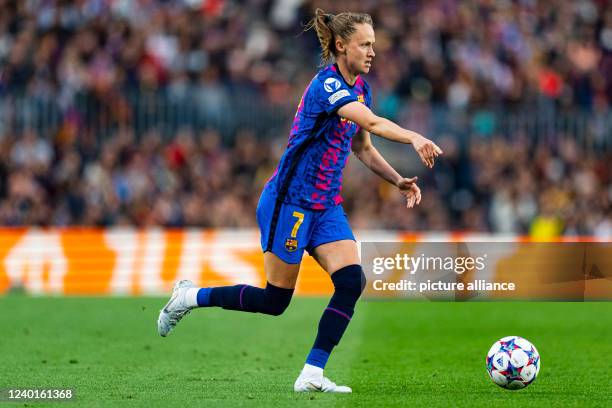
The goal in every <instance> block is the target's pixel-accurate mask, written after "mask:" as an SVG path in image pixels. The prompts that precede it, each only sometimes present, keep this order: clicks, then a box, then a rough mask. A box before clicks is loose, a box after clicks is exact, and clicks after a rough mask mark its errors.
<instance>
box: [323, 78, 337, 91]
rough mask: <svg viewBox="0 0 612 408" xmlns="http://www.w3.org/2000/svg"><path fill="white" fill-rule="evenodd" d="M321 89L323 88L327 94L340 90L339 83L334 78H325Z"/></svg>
mask: <svg viewBox="0 0 612 408" xmlns="http://www.w3.org/2000/svg"><path fill="white" fill-rule="evenodd" d="M323 88H325V90H326V91H327V92H334V91H337V90H338V88H340V81H338V80H337V79H336V78H327V79H326V80H325V82H324V83H323Z"/></svg>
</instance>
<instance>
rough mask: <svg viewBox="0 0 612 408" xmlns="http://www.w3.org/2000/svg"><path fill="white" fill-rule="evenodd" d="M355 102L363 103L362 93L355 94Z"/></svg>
mask: <svg viewBox="0 0 612 408" xmlns="http://www.w3.org/2000/svg"><path fill="white" fill-rule="evenodd" d="M357 102H361V103H365V98H364V97H363V95H357Z"/></svg>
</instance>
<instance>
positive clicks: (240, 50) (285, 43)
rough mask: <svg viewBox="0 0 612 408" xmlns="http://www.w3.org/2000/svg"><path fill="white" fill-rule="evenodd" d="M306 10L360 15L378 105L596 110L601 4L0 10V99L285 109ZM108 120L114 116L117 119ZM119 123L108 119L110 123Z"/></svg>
mask: <svg viewBox="0 0 612 408" xmlns="http://www.w3.org/2000/svg"><path fill="white" fill-rule="evenodd" d="M316 7H322V8H323V9H324V10H326V11H328V12H331V13H338V12H341V11H346V10H354V11H362V12H368V13H370V14H371V15H372V17H373V19H374V22H375V29H376V53H377V57H376V59H375V62H374V66H373V70H372V71H373V72H372V74H371V75H370V76H369V78H368V79H369V81H370V82H371V84H372V85H373V86H374V89H375V90H376V95H377V99H378V106H380V108H381V109H383V110H384V111H385V112H387V113H388V114H390V115H393V114H394V113H397V112H396V111H397V110H398V109H399V108H400V107H401V105H402V103H401V101H402V100H403V98H411V99H414V100H418V101H425V102H432V103H444V104H448V105H449V106H451V107H454V108H470V107H478V106H483V105H487V106H491V105H499V106H502V107H504V108H507V109H509V108H518V107H522V108H525V107H527V106H540V105H545V106H546V105H551V104H552V105H554V106H558V107H560V108H565V109H572V108H581V109H587V110H593V109H595V110H608V109H609V104H610V102H611V101H610V95H612V74H611V72H612V8H611V7H610V6H609V2H608V1H607V0H578V1H567V0H547V1H542V0H541V1H538V0H515V1H512V0H431V1H416V0H415V1H399V0H383V1H379V0H376V1H375V0H363V1H358V2H357V1H348V0H339V1H336V0H334V1H332V0H321V1H304V0H245V1H228V0H0V67H2V69H1V76H0V92H27V93H30V94H37V95H42V96H44V95H52V97H53V98H59V99H60V100H61V101H62V103H63V104H64V106H66V107H69V106H70V105H71V103H74V98H75V96H76V95H78V94H79V93H92V94H94V95H97V96H98V97H99V98H101V99H103V100H104V99H108V98H110V99H112V100H113V101H114V103H118V102H119V101H118V99H120V96H121V93H122V92H124V91H126V90H128V89H138V90H160V89H163V90H165V91H168V92H170V93H178V94H180V93H182V92H185V90H187V89H201V90H203V91H205V92H204V93H205V95H206V96H205V97H204V98H203V99H204V101H203V103H209V104H211V105H214V103H215V102H217V103H218V102H222V100H223V98H224V97H226V96H227V94H230V93H232V92H239V93H240V92H253V93H255V94H257V95H262V96H264V97H265V98H266V100H267V102H268V103H272V104H279V105H286V104H289V105H291V106H293V105H295V100H296V97H297V98H299V95H300V93H301V91H302V90H303V85H304V83H306V82H307V81H308V80H309V79H310V78H311V77H312V75H313V71H314V69H315V67H316V65H317V63H318V53H319V48H318V47H319V45H318V40H317V39H316V36H315V35H314V34H313V33H307V34H305V35H299V34H300V33H301V32H302V30H303V24H304V23H305V22H306V21H308V19H309V18H310V17H311V16H312V15H313V11H314V9H315V8H316ZM118 115H119V116H121V115H120V114H118ZM117 119H118V120H121V119H122V118H120V117H119V118H117Z"/></svg>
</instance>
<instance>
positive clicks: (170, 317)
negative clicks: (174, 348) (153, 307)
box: [157, 280, 196, 337]
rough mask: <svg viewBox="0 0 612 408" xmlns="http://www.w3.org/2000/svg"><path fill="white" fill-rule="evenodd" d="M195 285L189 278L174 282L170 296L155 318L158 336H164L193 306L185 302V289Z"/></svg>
mask: <svg viewBox="0 0 612 408" xmlns="http://www.w3.org/2000/svg"><path fill="white" fill-rule="evenodd" d="M195 287H196V285H194V283H193V282H192V281H190V280H182V281H178V282H176V283H175V284H174V289H173V290H172V296H171V297H170V300H169V301H168V303H166V306H164V308H163V309H162V310H161V311H160V312H159V317H158V318H157V332H158V333H159V335H160V336H162V337H166V336H167V335H168V333H170V332H171V331H172V329H174V327H175V326H176V324H177V323H178V322H180V321H181V319H182V318H183V317H185V316H186V315H188V314H189V312H191V309H193V308H192V307H189V306H187V304H186V303H185V294H186V293H187V289H191V288H195Z"/></svg>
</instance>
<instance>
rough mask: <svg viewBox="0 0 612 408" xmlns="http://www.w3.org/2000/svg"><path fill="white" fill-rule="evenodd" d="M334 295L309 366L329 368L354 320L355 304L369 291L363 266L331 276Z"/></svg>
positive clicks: (323, 319) (308, 362) (323, 318)
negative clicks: (327, 365) (365, 290)
mask: <svg viewBox="0 0 612 408" xmlns="http://www.w3.org/2000/svg"><path fill="white" fill-rule="evenodd" d="M331 279H332V282H333V283H334V288H335V290H334V295H333V296H332V298H331V300H330V302H329V305H328V306H327V308H326V309H325V310H324V311H323V316H321V320H320V321H319V331H318V333H317V338H316V339H315V342H314V345H313V346H312V350H311V351H310V354H308V358H307V359H306V364H310V365H313V366H316V367H320V368H325V364H326V363H327V359H328V358H329V355H330V354H331V352H332V350H333V348H334V347H335V346H337V345H338V343H339V342H340V339H341V338H342V335H343V334H344V332H345V331H346V328H347V327H348V325H349V322H350V321H351V318H352V317H353V313H354V311H355V303H357V299H359V296H360V295H361V292H362V291H363V288H364V287H365V275H364V273H363V270H362V268H361V266H360V265H349V266H346V267H344V268H342V269H340V270H338V271H336V272H334V273H333V274H332V276H331Z"/></svg>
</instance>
